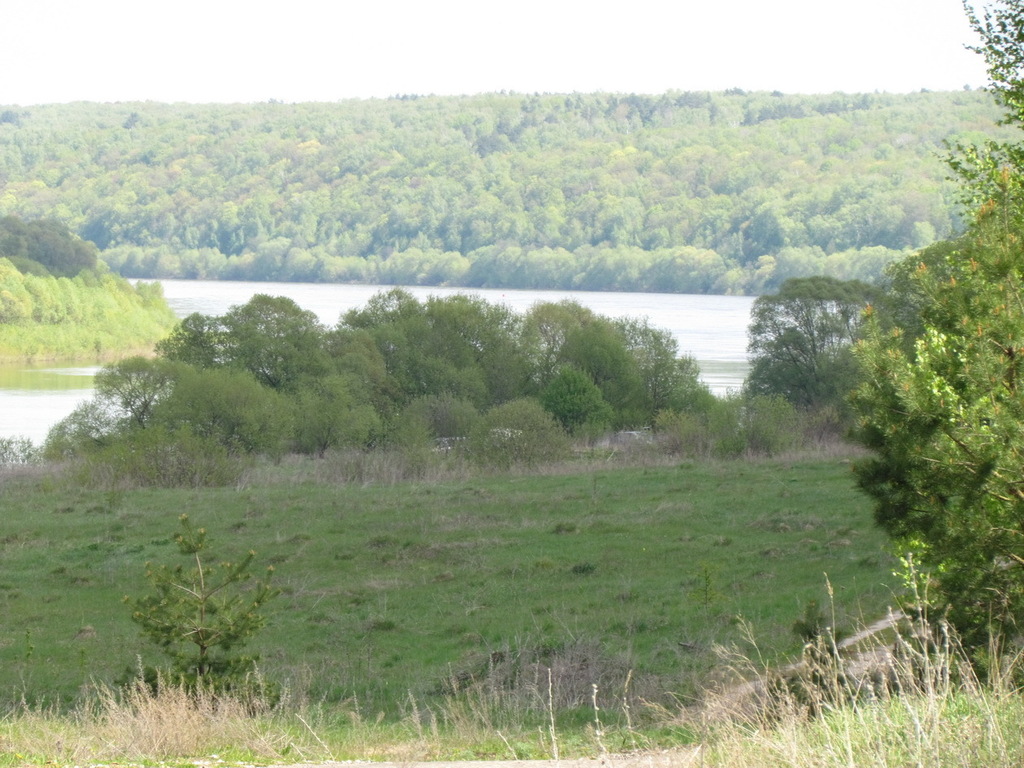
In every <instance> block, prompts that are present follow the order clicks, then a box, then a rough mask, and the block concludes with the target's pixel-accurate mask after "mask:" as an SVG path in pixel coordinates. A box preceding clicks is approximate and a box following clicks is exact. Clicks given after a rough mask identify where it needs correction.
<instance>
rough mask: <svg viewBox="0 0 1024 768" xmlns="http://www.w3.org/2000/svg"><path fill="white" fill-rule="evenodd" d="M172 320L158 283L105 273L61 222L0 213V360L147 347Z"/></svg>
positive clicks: (86, 245) (91, 354)
mask: <svg viewBox="0 0 1024 768" xmlns="http://www.w3.org/2000/svg"><path fill="white" fill-rule="evenodd" d="M173 323H174V315H173V313H172V312H171V310H170V308H169V307H168V306H167V303H166V302H165V301H164V299H163V293H162V291H161V290H160V287H159V286H158V285H154V284H151V283H150V284H146V283H144V284H140V285H138V286H132V285H130V284H129V283H128V281H127V280H125V279H124V278H122V277H119V276H118V275H115V274H112V273H111V272H110V271H109V270H108V269H107V267H106V265H104V264H103V263H102V262H101V261H100V260H99V258H98V255H97V250H96V246H95V245H93V244H92V243H89V242H86V241H83V240H82V239H81V238H79V237H77V236H76V235H74V234H72V233H71V232H69V231H68V229H67V227H66V226H64V225H63V224H61V223H60V222H57V221H53V220H51V219H38V220H35V221H29V222H26V221H22V220H21V219H19V218H17V217H14V216H6V217H3V218H0V361H4V360H33V359H36V360H54V359H76V358H77V359H85V358H93V359H95V358H106V357H110V356H118V355H121V354H125V353H126V352H131V351H147V350H149V349H151V348H152V345H153V344H154V343H155V342H156V341H158V340H159V339H160V338H161V337H162V336H164V335H165V334H166V333H167V332H168V331H169V330H170V328H171V326H172V325H173Z"/></svg>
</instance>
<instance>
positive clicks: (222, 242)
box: [0, 90, 1009, 294]
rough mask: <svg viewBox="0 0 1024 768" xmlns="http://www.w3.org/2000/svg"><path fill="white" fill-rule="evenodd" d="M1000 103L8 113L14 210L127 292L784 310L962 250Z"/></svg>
mask: <svg viewBox="0 0 1024 768" xmlns="http://www.w3.org/2000/svg"><path fill="white" fill-rule="evenodd" d="M998 118H999V110H998V107H997V106H996V104H995V103H994V101H993V99H992V97H991V95H990V94H988V93H985V92H980V91H973V92H972V91H963V92H953V93H916V94H909V95H889V94H862V95H844V94H832V95H820V96H806V95H802V96H795V95H783V94H780V93H745V92H742V91H738V90H737V91H730V92H725V93H704V92H671V93H667V94H664V95H660V96H642V95H615V94H572V95H553V94H552V95H516V94H489V95H480V96H472V97H433V96H427V97H413V96H410V97H396V98H391V99H382V100H366V101H356V100H353V101H343V102H338V103H330V104H320V103H317V104H281V103H273V102H271V103H262V104H246V105H193V104H158V103H118V104H93V103H76V104H67V105H47V106H33V107H30V108H13V107H10V108H0V216H5V215H15V216H18V217H20V218H22V219H25V220H34V219H40V218H49V219H53V220H56V221H58V222H60V223H62V224H64V225H66V226H67V227H69V228H70V229H71V230H72V231H73V232H75V233H76V234H78V235H80V236H81V237H83V238H85V239H86V240H90V241H92V242H93V243H95V244H96V245H97V246H98V248H99V249H100V251H101V258H102V259H103V260H104V261H106V262H107V263H108V264H109V265H110V266H111V268H112V269H114V270H115V271H118V272H120V273H121V274H122V275H125V276H128V277H146V278H157V277H168V278H171V277H178V278H232V279H249V280H296V281H345V282H368V283H383V284H407V285H416V284H419V285H440V284H448V285H461V286H469V287H504V288H555V289H584V290H648V291H663V292H689V293H748V294H756V293H764V292H770V291H773V290H776V289H777V288H778V287H779V286H780V285H781V284H782V283H783V282H784V281H785V280H786V279H788V278H790V277H801V276H809V275H819V274H820V275H828V276H831V277H835V278H837V279H842V280H849V279H859V280H866V281H871V280H873V279H875V278H876V277H878V276H879V275H880V274H881V270H882V269H883V268H884V266H885V265H886V264H888V263H890V262H892V261H893V260H895V259H897V258H899V257H901V256H903V255H905V254H906V253H908V252H909V251H911V250H913V249H917V248H921V247H924V246H927V245H929V244H930V243H932V242H933V241H935V240H937V239H942V238H947V237H950V236H952V235H955V234H956V233H958V232H959V231H960V230H961V229H962V227H961V222H960V219H959V213H958V208H957V204H956V200H955V185H954V184H953V182H951V181H950V180H949V179H948V178H947V177H948V175H949V170H948V167H947V166H946V165H945V164H944V162H943V159H942V158H943V156H944V155H945V152H946V150H945V147H946V144H947V143H948V142H960V143H968V144H969V143H972V142H980V141H984V140H986V139H990V138H1000V137H1002V136H1003V135H1004V131H1007V130H1009V129H1006V128H1003V127H1000V126H998V125H997V122H998Z"/></svg>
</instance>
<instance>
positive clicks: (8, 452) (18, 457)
mask: <svg viewBox="0 0 1024 768" xmlns="http://www.w3.org/2000/svg"><path fill="white" fill-rule="evenodd" d="M38 456H39V451H38V449H37V448H36V447H35V446H34V445H33V444H32V441H31V440H30V439H29V438H27V437H25V436H23V435H15V436H13V437H0V467H2V466H9V465H11V464H32V463H34V462H35V461H36V460H37V458H38Z"/></svg>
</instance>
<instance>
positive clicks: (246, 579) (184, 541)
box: [125, 515, 278, 690]
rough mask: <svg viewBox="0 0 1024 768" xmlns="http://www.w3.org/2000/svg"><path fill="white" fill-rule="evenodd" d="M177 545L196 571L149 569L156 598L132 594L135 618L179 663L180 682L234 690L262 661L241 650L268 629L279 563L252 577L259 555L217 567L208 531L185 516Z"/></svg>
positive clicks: (175, 674) (174, 667)
mask: <svg viewBox="0 0 1024 768" xmlns="http://www.w3.org/2000/svg"><path fill="white" fill-rule="evenodd" d="M179 519H180V522H181V532H180V533H178V534H177V535H175V537H174V541H175V543H176V544H177V545H178V549H179V551H180V552H181V554H182V555H184V556H186V557H187V558H189V559H190V560H191V561H192V562H191V567H186V566H185V565H183V564H179V565H177V566H174V567H170V566H167V565H159V566H154V565H152V564H151V563H147V564H146V579H147V580H148V581H149V582H150V584H151V585H152V587H153V593H152V594H150V595H147V596H145V597H140V598H131V597H125V602H126V603H127V604H128V605H130V606H131V608H132V620H133V621H135V623H137V624H138V625H139V626H140V627H141V628H142V632H143V634H144V635H145V636H146V637H148V638H149V639H150V640H152V641H153V642H154V643H155V644H156V645H157V646H159V647H160V648H161V649H162V650H163V651H164V653H166V654H167V655H168V656H169V657H170V659H171V668H170V673H171V677H172V679H173V680H174V681H176V682H181V683H183V684H185V685H188V686H196V685H204V686H212V687H213V688H215V689H220V690H224V689H228V688H231V687H232V686H234V685H236V684H237V683H239V682H241V681H242V680H244V678H245V675H246V674H247V673H248V672H249V671H251V669H252V666H253V664H254V663H255V661H256V657H255V656H252V655H243V654H240V653H238V649H240V648H241V647H242V646H244V645H245V643H246V642H248V641H249V640H250V639H251V638H252V637H253V635H255V634H256V633H257V632H258V631H259V630H260V629H261V628H262V627H263V626H264V625H265V624H266V619H265V617H264V616H263V614H262V613H261V612H260V609H261V608H263V606H264V604H265V603H266V602H267V601H268V600H270V599H271V598H272V597H274V596H275V595H276V594H278V592H277V590H275V589H273V588H272V587H271V586H270V579H271V576H272V574H273V566H271V567H270V568H268V569H267V571H266V574H265V575H264V576H263V577H262V578H258V577H257V576H255V575H254V574H253V573H251V572H250V566H251V565H252V562H253V559H254V558H255V556H256V555H255V553H254V552H252V551H250V552H249V553H248V554H247V555H246V556H245V557H244V558H242V559H241V560H240V561H239V562H237V563H229V562H222V563H219V564H211V563H210V561H209V560H207V559H204V556H205V555H206V554H207V552H206V549H207V543H206V530H205V529H203V528H195V527H193V526H192V523H191V522H190V521H189V518H188V515H182V516H181V517H180V518H179Z"/></svg>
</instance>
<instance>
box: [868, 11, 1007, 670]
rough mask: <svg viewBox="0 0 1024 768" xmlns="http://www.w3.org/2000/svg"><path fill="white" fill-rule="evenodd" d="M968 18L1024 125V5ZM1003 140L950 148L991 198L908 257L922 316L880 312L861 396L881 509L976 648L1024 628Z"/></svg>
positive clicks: (967, 179) (973, 186)
mask: <svg viewBox="0 0 1024 768" xmlns="http://www.w3.org/2000/svg"><path fill="white" fill-rule="evenodd" d="M970 18H971V19H972V23H973V24H974V26H975V29H976V30H977V31H978V32H979V33H980V34H981V36H982V40H983V44H982V46H980V48H979V50H981V52H983V53H984V54H985V57H986V60H987V61H988V63H989V67H990V75H991V78H992V84H993V88H994V90H995V92H996V94H997V96H998V98H999V100H1000V101H1001V103H1003V104H1004V105H1005V106H1006V108H1007V110H1008V113H1007V121H1008V122H1010V123H1015V124H1017V125H1018V127H1020V126H1024V119H1022V118H1024V113H1022V112H1021V111H1020V109H1021V104H1022V102H1021V100H1020V94H1021V93H1022V92H1024V77H1022V73H1021V61H1022V56H1024V54H1022V51H1024V45H1022V42H1021V39H1022V38H1021V35H1020V32H1021V30H1022V29H1024V27H1022V18H1024V3H1021V2H1019V1H1017V0H1014V1H1012V2H999V3H994V4H992V5H990V6H989V7H988V9H987V10H986V11H985V13H984V14H983V17H982V19H983V20H979V18H978V17H977V16H975V15H974V14H973V12H971V13H970ZM1003 149H1004V148H1000V147H995V146H992V145H988V146H987V147H984V148H982V150H981V151H980V152H977V153H974V154H970V155H968V156H966V157H965V156H964V155H959V156H957V157H955V158H954V159H953V165H954V167H955V168H957V169H959V170H961V171H964V175H963V178H962V184H963V188H964V198H965V199H975V200H979V201H982V202H981V204H980V205H979V206H978V207H977V209H976V211H975V217H974V221H973V223H972V226H971V228H970V230H969V231H968V233H967V234H966V235H965V236H964V237H962V238H960V239H959V240H957V241H955V242H952V243H950V244H948V245H947V246H945V247H943V248H938V249H931V250H930V251H928V252H926V253H924V254H922V255H921V257H914V258H913V259H912V260H908V262H907V263H905V264H903V265H901V267H900V269H899V270H898V276H899V285H900V286H901V290H902V293H903V295H905V296H908V297H910V298H911V299H912V303H913V304H914V305H915V306H916V307H917V308H918V312H919V319H918V320H917V321H916V322H914V323H913V324H911V325H910V327H909V329H908V331H903V330H901V329H896V330H894V331H891V332H887V331H886V330H885V328H884V327H882V325H881V324H880V323H878V322H875V321H874V320H873V321H872V323H871V325H870V331H871V332H870V335H869V336H868V338H867V339H866V340H865V341H864V342H862V343H861V344H859V345H858V347H857V353H858V357H859V359H860V361H861V363H862V365H863V368H864V377H863V381H862V384H861V385H860V387H859V388H858V389H857V391H856V393H855V397H854V404H855V406H856V408H857V410H858V412H859V414H860V425H859V438H860V440H861V441H862V442H863V443H864V445H866V446H867V447H868V448H870V449H872V451H873V456H872V458H870V459H868V460H865V461H863V462H861V463H860V464H859V466H858V468H857V477H858V481H859V483H860V485H861V487H863V488H864V489H865V490H866V491H867V492H868V493H869V494H870V495H871V496H872V498H873V499H874V501H875V518H876V520H877V521H878V523H879V524H880V525H881V526H882V527H883V528H884V529H885V530H886V531H887V532H888V533H889V534H890V535H891V536H892V537H893V539H894V540H895V542H896V546H897V547H898V549H899V550H900V551H901V552H906V553H909V554H910V555H911V556H912V558H913V560H914V561H915V562H916V563H917V565H918V567H920V568H921V569H923V570H924V572H925V573H926V574H927V575H928V576H929V577H930V578H931V579H932V580H933V582H934V584H935V586H936V590H935V591H934V592H933V594H932V597H933V598H934V599H935V601H936V602H937V603H938V604H939V605H940V606H941V607H942V608H944V609H945V610H946V611H947V613H948V616H949V618H950V619H951V620H952V622H953V624H954V625H955V626H956V628H957V629H958V630H959V631H960V633H961V635H962V637H963V639H964V641H965V643H966V644H967V645H968V646H969V647H970V648H971V649H972V650H973V651H974V652H975V654H976V658H979V659H980V658H983V657H984V656H985V654H986V653H987V651H988V650H989V649H990V648H991V647H994V646H997V645H999V644H1001V643H1013V644H1015V645H1017V644H1019V641H1020V637H1021V629H1022V627H1024V548H1022V542H1024V525H1022V520H1024V514H1022V512H1024V493H1022V486H1021V474H1022V470H1024V439H1022V433H1021V424H1022V423H1024V396H1022V390H1021V375H1022V370H1021V365H1022V360H1024V250H1022V242H1021V237H1020V233H1021V231H1022V229H1024V197H1022V195H1021V190H1022V188H1024V182H1022V179H1024V165H1022V164H1020V163H1018V162H1017V160H1018V159H1019V158H1020V157H1021V155H1020V151H1021V145H1020V143H1019V142H1018V144H1016V145H1012V146H1011V145H1007V147H1006V149H1007V151H1003Z"/></svg>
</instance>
